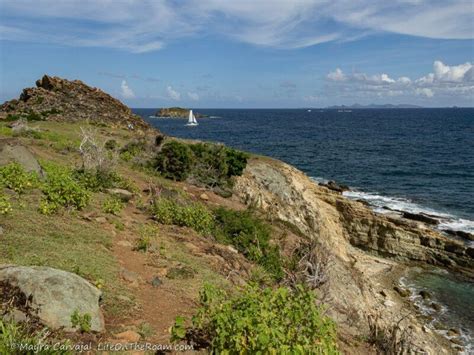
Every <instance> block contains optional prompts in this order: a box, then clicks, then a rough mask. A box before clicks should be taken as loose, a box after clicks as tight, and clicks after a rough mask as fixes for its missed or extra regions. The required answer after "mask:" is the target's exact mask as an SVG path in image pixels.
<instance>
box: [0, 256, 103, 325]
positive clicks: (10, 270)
mask: <svg viewBox="0 0 474 355" xmlns="http://www.w3.org/2000/svg"><path fill="white" fill-rule="evenodd" d="M0 291H1V292H0V301H1V302H2V303H10V304H12V305H13V307H14V308H16V310H17V311H20V312H26V313H28V316H30V317H32V318H36V319H37V320H39V321H40V322H41V323H42V324H44V325H46V326H48V327H50V328H51V329H60V328H62V329H64V330H66V331H76V330H77V329H76V328H75V327H73V325H72V323H71V316H72V315H73V314H74V313H75V312H76V313H79V315H86V314H88V315H90V317H91V324H90V325H91V330H92V331H95V332H102V331H104V329H105V328H104V318H103V315H102V312H101V309H100V306H99V300H100V298H101V295H102V293H101V291H100V290H98V289H97V288H96V287H94V286H93V285H91V284H90V283H89V282H88V281H86V280H84V279H83V278H81V277H80V276H78V275H76V274H73V273H70V272H66V271H63V270H58V269H53V268H50V267H44V266H30V267H28V266H16V265H3V266H0ZM9 295H10V296H9ZM6 298H12V299H13V300H20V301H21V300H27V303H28V307H27V308H26V309H25V307H24V303H25V302H14V301H13V302H11V301H10V300H8V299H6ZM9 301H10V302H9ZM13 311H14V310H13ZM3 312H5V310H3Z"/></svg>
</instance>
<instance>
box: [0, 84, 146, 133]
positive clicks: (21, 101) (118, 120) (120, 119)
mask: <svg viewBox="0 0 474 355" xmlns="http://www.w3.org/2000/svg"><path fill="white" fill-rule="evenodd" d="M22 117H24V118H27V119H28V120H37V121H43V120H47V121H49V120H51V121H66V122H75V121H82V120H89V121H90V122H91V123H104V124H109V125H116V126H122V127H128V126H129V125H133V127H134V128H140V129H147V128H149V125H148V124H147V123H146V122H145V121H143V120H142V119H141V117H139V116H137V115H135V114H133V113H132V111H131V110H130V108H128V107H127V106H125V105H124V104H122V103H121V102H120V101H119V100H117V99H115V98H113V97H112V96H110V95H109V94H107V93H105V92H103V91H102V90H100V89H98V88H94V87H90V86H88V85H86V84H84V83H83V82H82V81H80V80H72V81H70V80H66V79H62V78H59V77H57V76H53V77H52V76H48V75H44V76H43V77H42V78H41V79H39V80H37V81H36V87H32V88H25V89H23V92H22V93H21V95H20V97H19V98H18V99H14V100H10V101H7V102H5V103H4V104H3V105H1V106H0V120H2V119H7V120H15V119H18V118H22ZM130 127H131V126H130Z"/></svg>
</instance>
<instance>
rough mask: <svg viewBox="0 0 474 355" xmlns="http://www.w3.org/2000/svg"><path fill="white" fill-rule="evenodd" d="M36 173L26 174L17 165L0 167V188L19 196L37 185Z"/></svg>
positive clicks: (11, 164)
mask: <svg viewBox="0 0 474 355" xmlns="http://www.w3.org/2000/svg"><path fill="white" fill-rule="evenodd" d="M38 182H39V179H38V175H37V174H36V173H28V172H26V171H25V169H23V167H22V166H21V165H20V164H18V163H10V164H8V165H5V166H2V167H0V186H3V187H6V188H8V189H10V190H13V191H15V192H16V193H17V194H18V195H21V194H22V193H24V192H25V191H26V190H28V189H32V188H34V187H36V186H37V185H38Z"/></svg>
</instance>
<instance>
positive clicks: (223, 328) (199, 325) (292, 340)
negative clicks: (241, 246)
mask: <svg viewBox="0 0 474 355" xmlns="http://www.w3.org/2000/svg"><path fill="white" fill-rule="evenodd" d="M322 313H323V309H322V307H320V306H317V305H316V298H315V296H314V294H313V293H312V292H311V291H309V290H307V289H305V288H303V287H302V286H298V287H297V288H296V289H295V290H293V291H292V290H290V289H288V288H284V287H280V288H277V289H271V288H265V289H260V288H258V287H255V286H253V287H248V288H246V289H245V290H244V291H243V292H241V293H238V294H235V295H228V294H227V293H225V292H223V291H222V290H219V289H216V288H214V287H211V286H209V285H206V286H205V287H204V289H203V290H202V291H201V295H200V308H199V309H198V311H197V314H196V315H195V316H194V317H193V319H192V328H191V329H190V330H189V331H186V330H184V331H183V329H185V328H184V321H183V318H182V317H180V318H177V322H176V324H175V326H174V327H173V328H172V335H173V337H172V341H179V340H182V339H183V338H186V337H187V336H188V335H189V337H191V338H192V337H193V336H194V337H197V338H198V339H194V340H195V341H196V340H197V342H198V343H200V344H205V343H207V344H208V345H209V347H210V350H211V352H212V353H229V352H235V353H250V354H256V353H264V354H268V353H271V354H276V353H285V354H338V353H339V352H338V350H337V345H336V328H335V324H334V322H333V321H332V320H331V319H329V318H328V317H325V316H324V315H323V314H322Z"/></svg>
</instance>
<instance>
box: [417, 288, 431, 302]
mask: <svg viewBox="0 0 474 355" xmlns="http://www.w3.org/2000/svg"><path fill="white" fill-rule="evenodd" d="M419 295H420V296H421V298H423V299H424V300H429V299H430V298H431V294H430V293H429V292H428V291H425V290H421V291H420V293H419Z"/></svg>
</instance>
